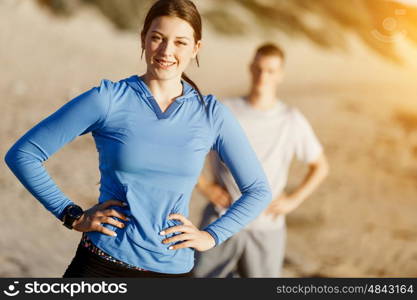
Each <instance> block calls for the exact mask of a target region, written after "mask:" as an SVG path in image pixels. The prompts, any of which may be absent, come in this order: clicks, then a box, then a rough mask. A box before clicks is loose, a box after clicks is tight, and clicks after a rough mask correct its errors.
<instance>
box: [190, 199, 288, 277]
mask: <svg viewBox="0 0 417 300" xmlns="http://www.w3.org/2000/svg"><path fill="white" fill-rule="evenodd" d="M217 218H218V214H217V212H216V211H215V210H214V207H213V205H211V204H209V205H208V206H207V207H206V209H205V210H204V214H203V219H202V222H201V224H200V228H204V227H205V226H206V225H208V224H210V223H212V222H213V221H215V220H216V219H217ZM285 240H286V228H285V225H284V226H283V227H282V228H279V229H270V230H268V229H267V230H253V229H250V230H247V229H244V230H241V231H240V232H238V233H236V234H235V235H233V236H232V237H230V238H229V239H227V240H226V241H224V242H223V243H221V244H220V245H218V246H216V247H214V248H212V249H210V250H207V251H204V252H199V251H196V252H195V254H196V256H195V258H196V261H195V266H194V269H193V276H194V277H200V278H226V277H243V278H253V277H269V278H271V277H273V278H276V277H280V276H281V269H282V263H283V260H284V253H285Z"/></svg>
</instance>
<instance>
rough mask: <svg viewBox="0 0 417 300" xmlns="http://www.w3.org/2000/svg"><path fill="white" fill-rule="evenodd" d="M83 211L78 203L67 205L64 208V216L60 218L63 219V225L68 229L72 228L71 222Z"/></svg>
mask: <svg viewBox="0 0 417 300" xmlns="http://www.w3.org/2000/svg"><path fill="white" fill-rule="evenodd" d="M83 213H84V211H83V209H82V208H81V207H79V206H78V205H75V204H71V205H68V206H67V207H65V209H64V216H63V218H62V220H63V221H64V223H63V225H64V226H65V227H67V228H69V229H72V223H74V221H75V220H78V219H79V218H80V217H81V216H82V214H83Z"/></svg>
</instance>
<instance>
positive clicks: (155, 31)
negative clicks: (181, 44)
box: [152, 30, 191, 40]
mask: <svg viewBox="0 0 417 300" xmlns="http://www.w3.org/2000/svg"><path fill="white" fill-rule="evenodd" d="M152 32H153V33H157V34H159V35H162V36H164V35H163V34H162V33H161V32H159V31H157V30H152ZM175 38H177V39H186V40H191V39H190V38H188V37H186V36H177V37H175Z"/></svg>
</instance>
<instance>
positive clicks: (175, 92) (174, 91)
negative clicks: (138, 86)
mask: <svg viewBox="0 0 417 300" xmlns="http://www.w3.org/2000/svg"><path fill="white" fill-rule="evenodd" d="M142 78H143V81H144V82H145V83H146V85H147V86H148V88H149V90H150V91H151V93H152V96H153V97H154V98H155V100H156V101H157V102H158V104H160V105H161V106H168V105H169V104H171V103H172V102H173V101H174V100H175V98H177V97H179V96H181V95H182V93H183V90H182V89H183V88H182V84H181V78H174V79H169V80H160V79H155V78H152V77H151V76H149V75H148V74H147V73H146V74H144V75H142Z"/></svg>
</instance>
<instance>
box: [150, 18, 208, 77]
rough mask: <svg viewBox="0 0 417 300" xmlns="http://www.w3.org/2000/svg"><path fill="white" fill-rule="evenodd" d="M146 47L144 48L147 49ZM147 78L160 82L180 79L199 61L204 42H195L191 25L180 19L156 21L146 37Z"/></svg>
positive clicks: (158, 19) (159, 19)
mask: <svg viewBox="0 0 417 300" xmlns="http://www.w3.org/2000/svg"><path fill="white" fill-rule="evenodd" d="M143 43H144V45H143ZM142 45H143V46H144V49H145V57H146V64H147V74H148V75H150V76H151V77H153V78H155V79H159V80H169V79H175V78H178V79H179V78H180V77H181V74H182V72H184V70H185V69H186V68H187V66H188V64H189V62H190V60H191V59H192V58H195V57H196V55H197V53H198V50H199V49H200V46H201V41H197V43H196V42H195V41H194V30H193V28H192V27H191V25H190V24H189V23H188V22H186V21H184V20H182V19H180V18H177V17H167V16H163V17H158V18H156V19H154V20H153V21H152V23H151V26H150V27H149V30H148V32H147V33H146V35H145V36H144V37H143V40H142Z"/></svg>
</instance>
